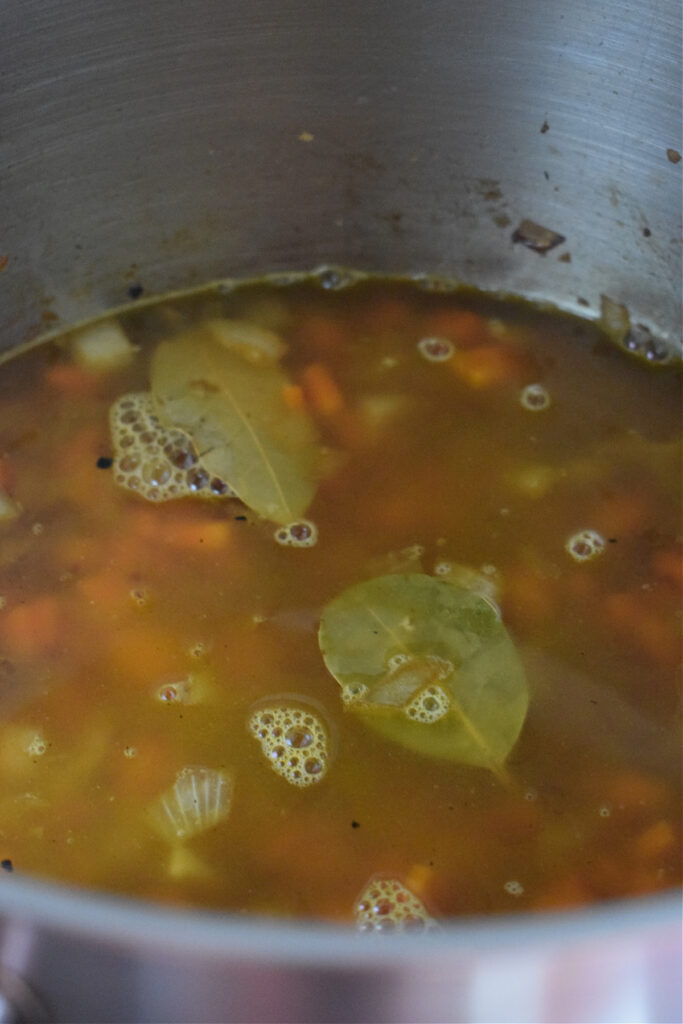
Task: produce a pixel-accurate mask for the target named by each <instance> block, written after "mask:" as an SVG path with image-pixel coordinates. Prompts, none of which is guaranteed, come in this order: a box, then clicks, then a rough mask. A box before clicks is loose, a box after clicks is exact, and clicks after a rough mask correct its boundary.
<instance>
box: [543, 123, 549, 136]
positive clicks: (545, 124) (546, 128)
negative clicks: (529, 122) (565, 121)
mask: <svg viewBox="0 0 683 1024" xmlns="http://www.w3.org/2000/svg"><path fill="white" fill-rule="evenodd" d="M549 129H550V125H549V124H548V122H547V121H544V122H543V124H542V125H541V135H545V133H546V132H547V131H549Z"/></svg>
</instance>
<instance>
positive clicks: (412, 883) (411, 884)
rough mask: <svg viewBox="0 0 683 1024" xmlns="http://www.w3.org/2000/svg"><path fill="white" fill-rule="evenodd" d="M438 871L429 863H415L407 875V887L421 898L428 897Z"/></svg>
mask: <svg viewBox="0 0 683 1024" xmlns="http://www.w3.org/2000/svg"><path fill="white" fill-rule="evenodd" d="M435 874H436V872H435V871H434V868H430V867H428V865H427V864H413V866H412V867H411V869H410V871H409V872H408V875H407V877H406V888H407V889H410V891H411V892H412V893H414V895H415V896H417V897H418V898H419V899H421V900H422V899H424V898H425V897H427V898H428V896H429V889H430V886H431V884H432V882H433V880H434V876H435Z"/></svg>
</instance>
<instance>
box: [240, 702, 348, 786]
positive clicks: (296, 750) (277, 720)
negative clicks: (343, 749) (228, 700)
mask: <svg viewBox="0 0 683 1024" xmlns="http://www.w3.org/2000/svg"><path fill="white" fill-rule="evenodd" d="M248 728H249V731H250V732H251V734H252V736H255V737H256V739H257V740H259V741H260V743H261V750H262V751H263V753H264V754H265V756H266V757H267V759H268V761H269V763H270V765H271V767H272V769H273V771H275V772H277V774H278V775H281V776H282V778H283V779H286V780H287V782H290V783H291V784H292V785H293V786H311V785H313V783H314V782H320V780H321V779H323V778H324V777H325V774H326V772H327V766H328V762H329V741H328V737H327V730H326V728H325V726H324V725H323V723H322V721H321V720H320V718H319V716H318V715H317V714H316V713H315V712H314V711H313V710H312V709H311V708H308V707H306V708H304V707H297V706H296V705H293V704H290V703H289V702H283V703H281V704H280V703H277V704H269V705H268V706H266V707H260V708H259V709H258V710H257V711H255V712H254V713H253V714H252V716H251V718H250V719H249V723H248Z"/></svg>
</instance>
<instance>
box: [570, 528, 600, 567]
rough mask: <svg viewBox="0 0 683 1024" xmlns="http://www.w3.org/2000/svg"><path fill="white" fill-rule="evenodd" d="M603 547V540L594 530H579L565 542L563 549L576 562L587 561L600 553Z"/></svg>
mask: <svg viewBox="0 0 683 1024" xmlns="http://www.w3.org/2000/svg"><path fill="white" fill-rule="evenodd" d="M604 548H605V541H604V540H603V538H602V537H601V536H600V534H599V533H596V531H595V530H580V531H579V533H575V534H574V536H573V537H570V538H569V540H568V541H567V543H566V544H565V550H566V551H568V552H569V554H570V555H571V556H572V558H573V559H574V560H575V561H577V562H588V561H590V559H591V558H596V557H597V556H598V555H601V554H602V552H603V550H604Z"/></svg>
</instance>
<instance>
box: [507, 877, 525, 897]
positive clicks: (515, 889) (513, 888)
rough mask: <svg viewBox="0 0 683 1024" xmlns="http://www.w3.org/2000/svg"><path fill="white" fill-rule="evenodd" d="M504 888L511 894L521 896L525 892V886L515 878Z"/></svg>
mask: <svg viewBox="0 0 683 1024" xmlns="http://www.w3.org/2000/svg"><path fill="white" fill-rule="evenodd" d="M503 888H504V889H505V892H506V893H508V895H510V896H521V895H522V894H523V892H524V886H523V885H522V884H521V882H517V881H516V880H514V879H513V880H512V881H510V882H506V883H505V885H504V886H503Z"/></svg>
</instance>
